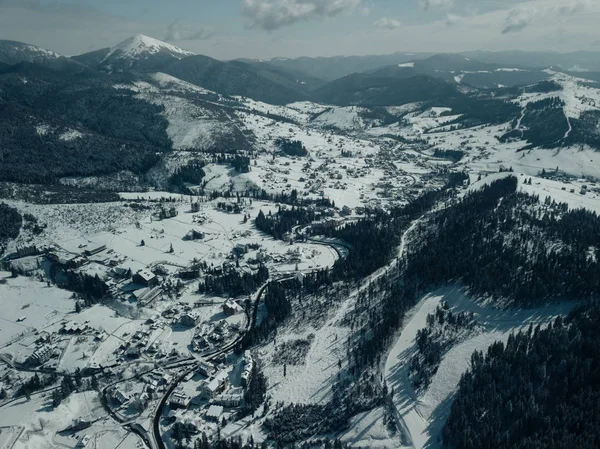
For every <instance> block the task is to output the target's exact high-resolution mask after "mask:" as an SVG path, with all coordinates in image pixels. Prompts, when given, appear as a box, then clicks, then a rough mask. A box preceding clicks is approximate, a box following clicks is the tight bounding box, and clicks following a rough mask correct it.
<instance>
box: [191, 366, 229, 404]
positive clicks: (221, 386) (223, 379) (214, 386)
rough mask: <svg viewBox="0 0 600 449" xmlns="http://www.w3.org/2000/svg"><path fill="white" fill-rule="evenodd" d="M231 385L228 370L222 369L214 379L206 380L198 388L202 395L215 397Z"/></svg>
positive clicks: (207, 397) (210, 397)
mask: <svg viewBox="0 0 600 449" xmlns="http://www.w3.org/2000/svg"><path fill="white" fill-rule="evenodd" d="M228 385H229V376H228V375H227V372H225V371H221V372H220V373H218V374H217V375H216V376H215V377H214V378H213V379H211V380H209V381H204V382H203V383H202V384H201V385H200V386H199V387H198V388H199V390H200V396H201V397H203V398H206V399H213V398H214V397H216V396H217V395H219V394H220V393H222V392H223V391H224V390H225V388H227V386H228Z"/></svg>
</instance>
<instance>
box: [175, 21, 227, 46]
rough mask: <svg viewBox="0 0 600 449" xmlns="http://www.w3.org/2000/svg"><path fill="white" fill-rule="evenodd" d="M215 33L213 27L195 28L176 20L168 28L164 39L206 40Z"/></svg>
mask: <svg viewBox="0 0 600 449" xmlns="http://www.w3.org/2000/svg"><path fill="white" fill-rule="evenodd" d="M215 34H216V31H215V30H214V29H213V28H205V27H200V28H193V27H191V26H189V25H183V24H181V23H180V22H179V21H175V22H173V23H171V24H170V25H169V27H168V28H167V34H166V35H165V37H164V41H165V42H177V41H204V40H207V39H210V38H211V37H213V36H214V35H215Z"/></svg>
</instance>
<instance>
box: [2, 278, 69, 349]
mask: <svg viewBox="0 0 600 449" xmlns="http://www.w3.org/2000/svg"><path fill="white" fill-rule="evenodd" d="M8 276H9V273H6V272H0V279H6V281H7V282H6V284H0V298H2V299H3V301H2V317H1V318H0V346H2V345H6V344H7V343H9V342H10V341H11V340H12V339H14V338H16V337H18V336H19V335H21V334H23V333H26V334H28V333H31V332H34V331H36V330H42V329H44V328H45V327H47V326H48V325H50V324H52V323H56V322H58V321H60V320H61V319H63V318H64V317H65V316H67V315H68V314H69V313H71V312H72V311H73V310H74V309H75V303H74V301H73V300H72V299H70V297H71V292H68V291H66V290H61V289H59V288H56V287H48V286H47V285H46V283H45V282H39V281H38V280H36V279H32V278H28V277H17V278H15V279H11V278H8ZM23 316H25V317H26V319H25V320H24V321H21V322H18V321H17V320H18V319H19V318H21V317H23Z"/></svg>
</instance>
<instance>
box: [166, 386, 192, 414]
mask: <svg viewBox="0 0 600 449" xmlns="http://www.w3.org/2000/svg"><path fill="white" fill-rule="evenodd" d="M191 402H192V398H190V397H189V396H188V395H187V394H185V393H184V391H183V390H182V389H177V390H175V391H174V392H173V394H172V395H171V397H170V398H169V405H170V406H171V408H173V409H176V408H188V407H189V406H190V403H191Z"/></svg>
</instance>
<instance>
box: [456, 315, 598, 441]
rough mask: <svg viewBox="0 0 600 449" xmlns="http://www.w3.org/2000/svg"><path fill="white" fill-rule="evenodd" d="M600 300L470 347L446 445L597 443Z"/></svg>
mask: <svg viewBox="0 0 600 449" xmlns="http://www.w3.org/2000/svg"><path fill="white" fill-rule="evenodd" d="M599 322H600V307H599V306H598V304H594V305H592V306H589V307H583V308H580V309H577V310H575V311H574V312H573V313H572V314H571V315H570V316H569V317H568V318H567V319H566V320H565V321H564V322H563V320H562V319H560V318H558V319H557V320H556V321H555V322H554V323H553V324H551V325H550V326H548V327H547V328H545V329H542V328H541V327H540V326H538V327H537V328H536V329H535V330H533V329H531V328H530V329H529V330H528V331H527V332H522V333H518V334H516V335H512V336H511V337H510V338H509V340H508V342H507V344H506V345H504V344H502V343H500V342H498V343H495V344H494V345H492V346H491V347H490V348H489V349H488V351H487V354H485V355H484V354H483V353H481V352H476V353H474V354H473V356H472V359H471V362H472V368H471V370H470V371H468V372H467V373H466V374H464V376H463V378H462V379H461V381H460V388H459V391H458V393H457V395H456V400H455V402H454V404H453V406H452V412H451V415H450V418H449V419H448V421H447V423H446V426H445V429H444V441H445V443H446V444H447V445H448V446H449V447H452V448H453V449H477V448H481V449H484V448H494V449H504V448H506V449H508V448H515V449H517V448H523V449H525V448H526V449H538V448H539V449H542V448H543V449H563V448H564V449H571V448H592V447H599V446H600V409H599V405H600V327H599V326H598V323H599Z"/></svg>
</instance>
